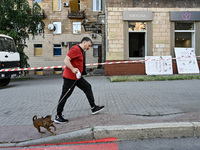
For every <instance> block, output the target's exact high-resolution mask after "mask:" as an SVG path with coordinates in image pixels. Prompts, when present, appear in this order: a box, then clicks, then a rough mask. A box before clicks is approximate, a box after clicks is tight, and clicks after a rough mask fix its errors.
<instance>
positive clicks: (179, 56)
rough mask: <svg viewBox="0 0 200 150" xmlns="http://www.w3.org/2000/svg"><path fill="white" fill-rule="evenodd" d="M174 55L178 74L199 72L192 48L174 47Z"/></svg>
mask: <svg viewBox="0 0 200 150" xmlns="http://www.w3.org/2000/svg"><path fill="white" fill-rule="evenodd" d="M175 55H176V63H177V68H178V73H179V74H188V73H199V67H198V63H197V59H196V55H195V50H194V48H175Z"/></svg>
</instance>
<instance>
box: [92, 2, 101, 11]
mask: <svg viewBox="0 0 200 150" xmlns="http://www.w3.org/2000/svg"><path fill="white" fill-rule="evenodd" d="M93 11H101V0H93Z"/></svg>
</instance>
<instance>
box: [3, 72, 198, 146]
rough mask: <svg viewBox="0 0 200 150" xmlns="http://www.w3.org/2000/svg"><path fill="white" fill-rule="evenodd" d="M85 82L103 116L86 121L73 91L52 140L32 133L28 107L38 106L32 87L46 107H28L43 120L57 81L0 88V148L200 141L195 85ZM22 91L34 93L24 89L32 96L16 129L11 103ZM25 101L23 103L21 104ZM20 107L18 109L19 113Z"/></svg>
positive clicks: (81, 96)
mask: <svg viewBox="0 0 200 150" xmlns="http://www.w3.org/2000/svg"><path fill="white" fill-rule="evenodd" d="M85 79H86V80H87V81H88V82H90V83H91V85H92V87H93V92H94V96H95V100H96V103H97V104H99V105H105V110H103V111H102V112H101V113H99V114H96V115H91V111H90V109H89V104H88V102H87V100H86V98H85V96H84V94H83V93H82V92H81V91H80V90H79V89H77V88H76V89H75V91H74V92H73V94H72V96H71V97H70V99H69V100H68V102H67V104H66V107H65V111H64V115H65V117H67V118H68V119H69V122H68V123H66V124H55V126H56V128H57V130H56V131H55V133H56V136H52V135H51V134H50V133H49V132H48V131H46V130H45V129H44V128H43V129H42V131H45V134H40V133H38V132H37V130H36V129H35V128H34V127H33V125H32V122H31V119H32V116H33V115H34V114H33V112H31V109H30V107H32V106H33V104H34V105H36V104H37V103H38V102H35V103H34V102H33V101H34V100H35V99H37V96H36V95H39V94H40V93H37V90H38V88H37V87H40V89H39V90H38V91H39V92H41V93H43V94H42V95H39V97H41V96H43V98H42V100H44V99H47V98H48V104H49V105H48V106H47V105H46V108H45V109H44V108H43V109H42V107H41V106H38V105H37V106H35V107H34V110H35V112H38V114H37V115H38V117H40V116H39V114H45V113H46V114H47V111H46V110H48V109H53V107H54V106H55V104H56V102H57V100H56V101H55V98H57V97H58V96H59V95H60V92H61V91H60V90H61V85H62V80H61V76H60V75H54V76H41V77H35V76H34V80H24V81H13V82H11V84H10V85H9V86H8V87H7V88H1V89H0V94H1V101H0V103H1V106H2V107H1V108H0V113H1V117H0V120H1V121H0V133H1V134H0V143H1V144H0V148H5V147H12V146H15V147H16V146H28V145H38V144H47V143H62V142H76V141H85V140H96V139H102V138H109V137H114V138H117V140H119V141H120V140H133V139H146V138H179V137H199V136H200V122H199V120H200V109H199V108H200V99H199V98H200V93H199V89H200V80H178V81H148V82H115V83H111V82H110V81H109V80H108V79H107V77H105V76H93V77H85ZM46 83H48V84H46ZM26 86H27V87H30V86H31V87H36V88H32V89H30V90H31V92H33V93H34V94H33V95H34V96H32V97H33V98H32V99H31V98H30V97H29V98H28V99H30V101H32V103H33V104H32V105H31V106H29V105H28V103H27V104H26V105H23V106H24V107H26V110H27V111H26V116H24V122H23V123H21V122H20V121H19V120H20V119H21V118H20V117H21V115H22V113H21V112H20V111H17V110H18V106H17V104H18V102H17V100H16V98H17V96H21V95H22V93H20V91H21V90H24V93H28V92H26V89H28V88H27V87H26ZM47 86H48V88H47ZM23 88H25V89H23ZM41 89H42V90H41ZM47 89H48V90H47ZM52 89H54V92H51V94H52V95H51V94H50V93H48V92H47V93H46V96H45V95H44V93H45V92H46V91H51V90H52ZM34 90H35V91H34ZM7 93H10V95H8V94H7ZM16 94H18V95H16ZM55 94H56V96H54V95H55ZM29 96H30V93H29ZM23 97H26V95H25V96H24V95H23ZM12 99H13V100H12ZM20 99H21V100H20V102H21V105H22V103H24V102H23V100H22V98H20ZM28 99H27V98H26V99H25V101H27V100H28ZM8 100H9V103H13V105H14V106H13V107H16V111H15V112H13V113H12V111H9V108H10V107H11V106H9V104H8ZM42 100H41V99H40V101H42ZM21 107H22V106H21ZM21 107H20V106H19V108H20V109H22V108H21ZM4 108H6V110H5V109H4ZM10 109H12V108H10ZM28 110H30V113H29V111H28ZM40 112H42V113H40ZM22 117H23V116H22ZM9 118H10V120H9ZM17 120H18V121H17ZM28 120H29V121H28ZM52 131H53V129H52Z"/></svg>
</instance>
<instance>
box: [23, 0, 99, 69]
mask: <svg viewBox="0 0 200 150" xmlns="http://www.w3.org/2000/svg"><path fill="white" fill-rule="evenodd" d="M28 1H29V4H30V6H32V0H28ZM63 2H69V0H61V11H53V6H52V0H42V3H40V6H41V8H42V9H43V10H44V12H45V15H46V18H45V19H44V22H45V34H44V38H43V35H38V36H35V38H34V39H32V37H31V36H30V38H29V40H27V45H28V47H27V48H26V49H25V53H26V54H27V55H28V57H29V61H28V62H29V64H30V66H31V67H44V66H57V65H64V63H63V60H64V58H65V56H66V54H67V52H68V51H69V43H68V45H67V46H63V47H62V56H53V44H61V43H62V42H65V41H67V42H80V41H81V39H82V38H83V37H84V36H87V37H90V38H91V39H92V37H91V33H92V32H85V30H84V28H83V26H82V27H81V34H72V31H73V28H72V22H73V21H78V22H82V21H83V19H69V18H68V11H69V10H70V7H63ZM92 9H93V8H92V3H91V0H84V1H81V10H85V16H86V17H85V19H87V20H88V21H90V22H93V21H95V22H96V21H97V14H98V12H93V10H92ZM53 22H61V23H62V34H53V31H50V30H48V28H47V27H48V24H52V23H53ZM92 41H93V43H94V44H101V41H102V39H101V35H99V34H97V37H96V38H94V39H92ZM34 44H42V45H43V55H42V56H34ZM97 62H98V57H93V49H92V48H91V50H90V51H88V52H87V54H86V63H97Z"/></svg>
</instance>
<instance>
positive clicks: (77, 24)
mask: <svg viewBox="0 0 200 150" xmlns="http://www.w3.org/2000/svg"><path fill="white" fill-rule="evenodd" d="M73 34H81V22H73Z"/></svg>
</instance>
